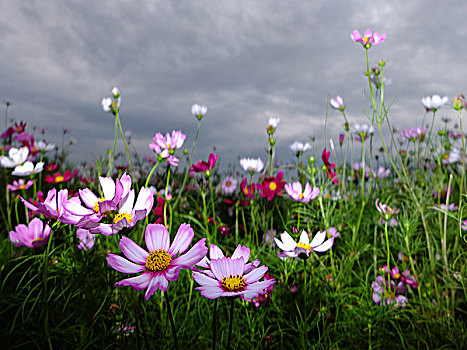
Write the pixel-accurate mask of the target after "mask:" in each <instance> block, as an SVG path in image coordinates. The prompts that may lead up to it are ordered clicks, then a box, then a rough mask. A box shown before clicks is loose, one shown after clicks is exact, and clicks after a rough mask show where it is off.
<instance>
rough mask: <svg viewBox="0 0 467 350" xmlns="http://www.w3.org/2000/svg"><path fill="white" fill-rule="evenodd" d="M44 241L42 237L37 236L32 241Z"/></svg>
mask: <svg viewBox="0 0 467 350" xmlns="http://www.w3.org/2000/svg"><path fill="white" fill-rule="evenodd" d="M42 241H43V239H42V238H40V237H37V238H34V239H33V240H32V243H34V242H42Z"/></svg>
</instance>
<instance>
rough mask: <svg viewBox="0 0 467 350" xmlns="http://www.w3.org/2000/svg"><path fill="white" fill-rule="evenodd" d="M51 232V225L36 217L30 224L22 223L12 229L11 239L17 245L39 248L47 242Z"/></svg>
mask: <svg viewBox="0 0 467 350" xmlns="http://www.w3.org/2000/svg"><path fill="white" fill-rule="evenodd" d="M51 232H52V229H51V228H50V227H49V225H47V224H46V225H45V226H44V223H43V222H42V221H41V220H40V219H39V218H34V219H32V220H31V221H30V222H29V225H28V226H26V225H23V224H20V225H18V226H16V227H15V230H14V231H10V241H12V242H13V243H14V244H15V247H20V246H25V247H28V248H39V247H42V246H44V245H46V244H47V242H48V241H49V237H50V233H51Z"/></svg>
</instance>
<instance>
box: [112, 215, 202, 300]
mask: <svg viewBox="0 0 467 350" xmlns="http://www.w3.org/2000/svg"><path fill="white" fill-rule="evenodd" d="M193 237H194V232H193V230H192V228H191V227H190V225H187V224H182V225H180V227H179V229H178V232H177V235H176V236H175V239H174V241H173V242H172V245H170V236H169V231H168V230H167V228H165V226H163V225H159V224H150V225H148V226H147V227H146V233H145V241H146V246H147V247H148V249H149V252H148V251H146V250H145V249H143V248H141V247H140V246H139V245H137V244H136V243H135V242H133V241H132V240H131V239H129V238H127V237H123V238H122V239H121V240H120V248H121V249H122V252H123V254H124V255H125V256H126V257H127V258H128V259H129V260H127V259H125V258H123V257H121V256H119V255H115V254H109V255H108V257H107V262H108V263H109V265H110V267H112V268H113V269H115V270H117V271H119V272H123V273H139V272H142V274H140V275H139V276H136V277H131V278H127V279H124V280H121V281H119V282H117V283H115V287H121V286H130V287H131V288H133V289H135V290H143V289H147V290H146V294H145V298H146V300H148V299H149V297H150V296H151V295H153V294H154V292H155V291H157V290H159V289H160V290H162V291H164V292H166V291H167V287H168V285H169V281H176V280H177V279H178V276H179V274H180V270H181V269H192V268H193V265H195V264H197V263H198V262H200V261H201V260H202V259H203V257H204V256H206V253H207V252H208V248H207V247H206V238H203V239H201V240H199V241H198V242H197V243H196V244H195V245H194V246H193V247H192V248H191V249H190V250H189V251H188V252H186V253H185V254H183V253H184V252H185V251H186V250H187V249H188V246H189V245H190V243H191V241H192V240H193Z"/></svg>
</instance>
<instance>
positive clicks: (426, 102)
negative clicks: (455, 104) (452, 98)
mask: <svg viewBox="0 0 467 350" xmlns="http://www.w3.org/2000/svg"><path fill="white" fill-rule="evenodd" d="M448 101H449V98H448V97H447V96H444V97H443V98H441V96H439V95H433V96H427V97H423V98H422V105H423V106H424V107H425V110H426V111H427V112H430V111H433V112H436V111H437V110H438V109H440V108H441V107H443V106H444V105H445V104H446V103H448Z"/></svg>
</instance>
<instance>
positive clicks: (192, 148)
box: [173, 119, 201, 209]
mask: <svg viewBox="0 0 467 350" xmlns="http://www.w3.org/2000/svg"><path fill="white" fill-rule="evenodd" d="M200 128H201V119H198V129H196V135H195V140H194V141H193V146H192V147H191V152H190V157H189V158H188V165H187V167H186V171H185V177H184V178H183V182H182V186H181V187H180V192H179V193H178V196H177V199H176V200H175V203H174V205H173V208H174V209H175V208H177V205H178V203H179V202H180V198H181V197H182V193H183V189H184V188H185V185H186V182H187V180H188V174H189V173H190V167H191V158H192V157H193V153H194V151H195V146H196V142H197V141H198V135H199V129H200Z"/></svg>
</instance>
